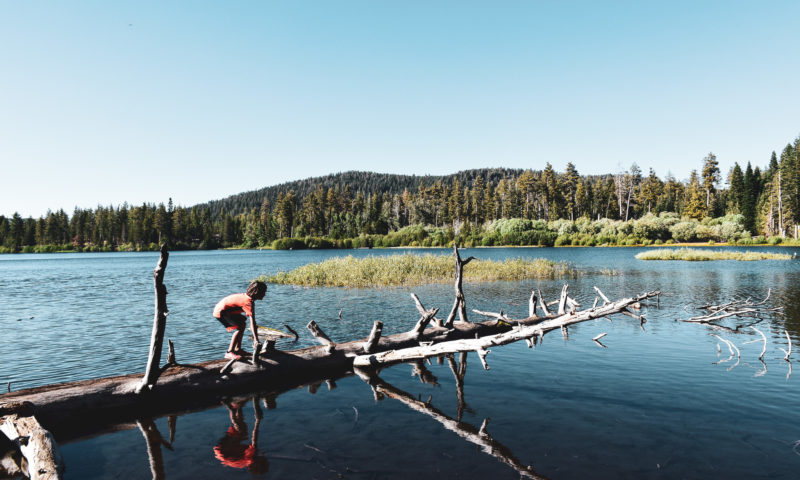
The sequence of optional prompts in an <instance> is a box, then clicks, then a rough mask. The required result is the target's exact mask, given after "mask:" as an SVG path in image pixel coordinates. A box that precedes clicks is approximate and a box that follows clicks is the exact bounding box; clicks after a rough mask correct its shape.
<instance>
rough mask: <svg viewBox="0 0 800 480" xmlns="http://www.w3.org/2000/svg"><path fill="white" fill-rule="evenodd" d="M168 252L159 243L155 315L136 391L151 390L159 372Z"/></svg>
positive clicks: (155, 276) (165, 314)
mask: <svg viewBox="0 0 800 480" xmlns="http://www.w3.org/2000/svg"><path fill="white" fill-rule="evenodd" d="M167 260H169V252H168V251H167V246H166V245H161V251H160V255H159V257H158V264H156V268H155V269H154V270H153V287H154V288H155V297H156V299H155V316H154V318H153V332H152V334H151V337H150V354H149V355H148V357H147V370H145V374H144V378H143V379H142V383H141V384H140V385H139V387H138V388H137V390H136V392H137V393H140V392H142V391H145V390H152V389H153V386H154V385H155V383H156V380H157V379H158V375H159V373H160V369H159V362H161V349H162V347H163V345H164V329H165V328H166V326H167V313H168V310H167V287H165V286H164V270H166V268H167Z"/></svg>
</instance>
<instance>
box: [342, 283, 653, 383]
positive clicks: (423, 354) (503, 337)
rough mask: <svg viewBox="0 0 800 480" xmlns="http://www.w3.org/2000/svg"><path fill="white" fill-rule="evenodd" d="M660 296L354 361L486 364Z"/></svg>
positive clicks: (524, 321) (370, 363)
mask: <svg viewBox="0 0 800 480" xmlns="http://www.w3.org/2000/svg"><path fill="white" fill-rule="evenodd" d="M658 294H659V292H649V293H645V294H642V295H639V296H638V297H633V298H624V299H622V300H617V301H616V302H610V303H606V304H605V305H603V306H601V307H595V308H592V309H589V310H583V311H580V312H576V313H567V314H564V315H560V316H558V317H555V318H551V319H548V320H543V321H542V320H541V319H538V318H537V319H531V318H527V319H522V320H516V321H514V320H512V321H511V322H514V323H515V324H516V325H517V326H516V327H515V328H513V329H511V330H508V331H505V332H501V333H497V334H494V335H489V336H484V337H481V338H465V339H461V340H453V341H445V342H441V343H438V344H433V345H422V346H417V347H412V348H405V349H396V350H388V351H385V352H382V353H375V354H368V355H359V356H357V357H356V358H355V359H354V360H353V365H354V366H355V367H370V366H377V365H384V364H391V363H396V362H403V361H407V360H417V359H422V358H427V357H432V356H436V355H445V354H450V353H457V352H463V351H476V352H478V354H479V357H480V358H481V361H482V362H484V361H485V357H486V353H488V352H489V350H488V347H491V346H495V345H505V344H507V343H511V342H516V341H518V340H523V339H527V338H531V337H534V336H536V337H539V338H541V337H543V336H544V334H546V333H547V332H549V331H551V330H556V329H561V328H562V327H567V326H569V325H572V324H575V323H580V322H585V321H588V320H594V319H596V318H602V317H605V316H608V315H613V314H616V313H623V312H624V311H625V309H626V308H627V307H628V306H629V305H632V304H634V303H637V302H640V301H642V300H644V299H646V298H650V297H655V296H656V295H658ZM498 323H499V322H498Z"/></svg>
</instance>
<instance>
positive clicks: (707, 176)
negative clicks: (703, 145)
mask: <svg viewBox="0 0 800 480" xmlns="http://www.w3.org/2000/svg"><path fill="white" fill-rule="evenodd" d="M702 175H703V189H704V190H705V193H706V212H709V213H710V212H712V211H713V209H712V208H711V200H712V197H713V196H714V194H715V193H716V191H717V189H716V185H717V184H718V183H719V180H720V178H719V162H718V161H717V156H716V155H714V154H713V153H709V154H708V155H706V158H704V159H703V172H702Z"/></svg>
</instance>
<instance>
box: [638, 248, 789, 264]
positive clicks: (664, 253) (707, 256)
mask: <svg viewBox="0 0 800 480" xmlns="http://www.w3.org/2000/svg"><path fill="white" fill-rule="evenodd" d="M636 258H638V259H639V260H684V261H687V262H705V261H709V260H738V261H742V262H745V261H753V260H790V259H791V258H792V256H791V255H787V254H783V253H765V252H735V251H720V250H704V249H698V248H677V249H675V248H660V249H658V250H650V251H648V252H642V253H639V254H638V255H636Z"/></svg>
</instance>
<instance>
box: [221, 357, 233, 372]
mask: <svg viewBox="0 0 800 480" xmlns="http://www.w3.org/2000/svg"><path fill="white" fill-rule="evenodd" d="M235 361H236V359H235V358H231V359H230V360H228V363H226V364H225V366H224V367H222V368H221V369H220V370H219V373H225V372H227V371H228V369H229V368H231V365H233V362H235Z"/></svg>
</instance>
